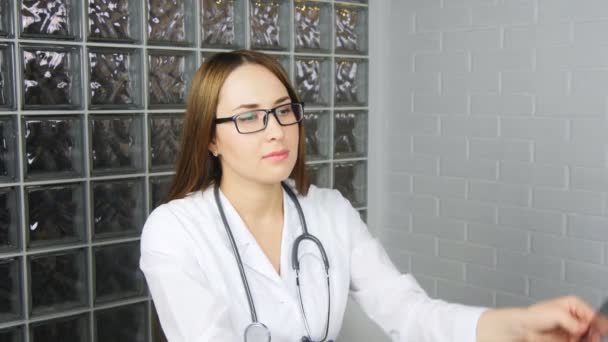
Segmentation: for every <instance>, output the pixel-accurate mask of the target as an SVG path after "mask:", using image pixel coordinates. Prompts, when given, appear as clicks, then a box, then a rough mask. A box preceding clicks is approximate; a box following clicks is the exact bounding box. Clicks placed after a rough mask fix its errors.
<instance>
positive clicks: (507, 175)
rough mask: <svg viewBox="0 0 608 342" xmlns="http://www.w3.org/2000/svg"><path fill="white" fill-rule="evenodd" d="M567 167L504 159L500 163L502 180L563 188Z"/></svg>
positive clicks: (500, 178) (500, 177)
mask: <svg viewBox="0 0 608 342" xmlns="http://www.w3.org/2000/svg"><path fill="white" fill-rule="evenodd" d="M566 178H567V177H566V168H565V167H562V166H554V165H543V164H537V163H520V162H516V161H502V162H500V164H499V177H498V179H499V180H500V181H501V182H506V183H517V184H530V185H536V186H550V187H556V188H563V187H565V186H566V180H567V179H566Z"/></svg>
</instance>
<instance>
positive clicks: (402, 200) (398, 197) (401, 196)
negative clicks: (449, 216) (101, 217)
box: [388, 193, 437, 216]
mask: <svg viewBox="0 0 608 342" xmlns="http://www.w3.org/2000/svg"><path fill="white" fill-rule="evenodd" d="M388 199H389V202H388V207H389V209H390V211H392V212H397V213H402V214H404V213H409V214H414V213H416V214H421V215H429V216H436V213H437V200H436V199H434V198H433V197H429V196H417V195H412V194H407V193H389V194H388Z"/></svg>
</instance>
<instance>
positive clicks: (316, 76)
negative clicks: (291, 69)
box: [295, 56, 331, 106]
mask: <svg viewBox="0 0 608 342" xmlns="http://www.w3.org/2000/svg"><path fill="white" fill-rule="evenodd" d="M329 75H331V71H330V60H329V58H324V57H306V56H305V57H302V56H298V57H296V58H295V87H296V91H297V92H298V96H299V97H300V100H301V101H303V102H304V103H305V104H306V105H307V106H327V105H328V104H329V91H330V85H329V81H330V80H329Z"/></svg>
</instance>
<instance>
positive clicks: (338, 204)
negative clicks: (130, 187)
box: [140, 50, 597, 342]
mask: <svg viewBox="0 0 608 342" xmlns="http://www.w3.org/2000/svg"><path fill="white" fill-rule="evenodd" d="M302 118H303V105H302V104H300V103H299V102H298V97H297V94H296V92H295V91H294V89H293V87H292V86H291V85H290V82H289V79H288V77H287V75H286V74H285V72H284V70H283V69H282V68H281V66H280V64H279V63H278V62H276V61H275V60H274V59H273V58H271V57H269V56H267V55H264V54H262V53H258V52H252V51H245V50H242V51H235V52H230V53H219V54H217V55H215V56H214V57H212V58H210V59H209V60H208V61H206V62H205V63H204V64H203V65H202V66H201V67H200V68H199V70H198V72H197V73H196V75H195V77H194V79H193V81H192V88H191V90H190V95H189V100H188V106H187V110H186V114H185V123H184V130H183V140H182V145H181V150H180V155H179V156H178V160H177V166H176V175H175V177H174V182H173V185H172V189H171V191H170V194H169V199H170V201H169V202H167V203H165V204H163V205H161V206H159V207H158V208H156V209H155V210H154V211H153V212H152V214H151V215H150V217H149V218H148V220H147V221H146V224H145V226H144V229H143V235H142V239H141V260H140V267H141V269H142V270H143V272H144V274H145V277H146V280H147V283H148V285H149V288H150V293H151V295H152V299H153V301H154V304H155V307H156V309H157V311H158V316H159V319H160V322H161V326H162V329H163V331H164V333H165V335H166V336H167V338H168V340H169V341H170V342H179V341H184V342H195V341H196V342H199V341H225V342H232V341H248V342H257V341H268V340H270V338H271V340H272V341H273V342H274V341H285V342H287V341H289V342H293V341H331V340H335V338H336V337H337V336H338V334H339V332H340V327H341V324H342V319H343V315H344V311H345V306H346V302H347V296H348V295H352V296H353V297H354V299H355V300H356V301H357V302H359V303H360V304H361V306H362V308H363V309H364V311H365V312H366V313H367V314H368V315H369V316H370V317H371V318H372V319H373V320H374V321H375V322H376V323H378V324H379V325H380V327H382V329H383V330H384V331H385V332H386V333H387V334H388V335H390V336H391V337H392V339H393V340H394V341H413V342H425V341H429V342H430V341H437V342H444V341H445V342H447V341H459V342H460V341H461V342H467V341H471V342H473V341H577V340H578V338H579V337H580V336H582V335H583V334H585V333H588V330H589V322H590V321H591V319H592V316H593V310H592V309H591V308H590V307H589V306H588V305H587V304H585V303H584V302H582V301H581V300H579V299H577V298H574V297H566V298H559V299H555V300H552V301H547V302H541V303H539V304H536V305H533V306H530V307H526V308H511V309H500V310H495V309H485V308H476V307H467V306H463V305H458V304H450V303H446V302H443V301H440V300H434V299H431V298H429V297H428V296H427V294H426V293H425V292H424V291H423V290H422V288H421V287H420V286H419V285H418V283H417V282H416V280H415V279H414V278H413V277H412V276H411V275H408V274H401V273H400V272H399V271H398V270H397V269H396V268H395V266H394V265H393V264H392V263H391V261H390V260H389V258H388V256H387V254H386V253H385V251H384V249H383V248H382V246H381V245H380V244H379V243H378V241H377V240H375V239H374V238H373V237H372V236H371V235H370V234H369V232H368V230H367V227H366V225H365V224H364V223H363V222H362V221H361V219H360V217H359V214H358V213H357V211H355V210H354V209H353V207H352V206H351V205H350V203H349V202H348V201H347V200H346V199H345V198H343V197H342V196H341V195H340V193H339V192H337V191H335V190H329V189H321V188H317V187H315V186H309V185H308V183H307V181H306V172H305V160H304V157H305V152H304V134H303V129H304V127H303V125H302ZM292 195H293V196H294V197H297V198H292V197H291V196H292ZM298 207H300V208H301V213H299V212H298V210H299V209H298ZM303 234H304V235H305V236H306V238H304V240H303V241H301V242H300V243H299V244H298V246H299V247H298V248H297V250H296V251H295V254H294V250H295V248H294V246H295V244H296V239H298V237H299V236H301V235H303ZM296 264H298V265H299V267H296ZM296 279H297V280H296ZM595 338H597V336H596V337H595Z"/></svg>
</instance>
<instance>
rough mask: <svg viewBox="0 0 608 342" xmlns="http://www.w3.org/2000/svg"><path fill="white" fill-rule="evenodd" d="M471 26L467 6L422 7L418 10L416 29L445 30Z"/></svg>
mask: <svg viewBox="0 0 608 342" xmlns="http://www.w3.org/2000/svg"><path fill="white" fill-rule="evenodd" d="M468 27H471V12H470V10H469V9H467V8H444V9H434V8H430V9H421V10H419V11H417V12H416V30H418V31H443V30H452V29H462V28H468Z"/></svg>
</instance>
